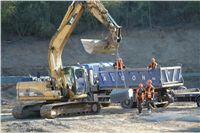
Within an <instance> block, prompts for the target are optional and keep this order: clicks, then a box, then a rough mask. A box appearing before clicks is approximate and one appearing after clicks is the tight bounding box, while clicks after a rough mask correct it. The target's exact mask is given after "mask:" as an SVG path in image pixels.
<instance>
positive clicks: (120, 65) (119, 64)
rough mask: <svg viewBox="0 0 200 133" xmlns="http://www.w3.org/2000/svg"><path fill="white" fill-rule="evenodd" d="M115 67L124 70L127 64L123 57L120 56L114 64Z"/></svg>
mask: <svg viewBox="0 0 200 133" xmlns="http://www.w3.org/2000/svg"><path fill="white" fill-rule="evenodd" d="M113 67H114V68H115V69H117V70H123V69H124V68H125V64H124V61H123V59H122V58H118V59H117V60H116V61H115V63H114V64H113Z"/></svg>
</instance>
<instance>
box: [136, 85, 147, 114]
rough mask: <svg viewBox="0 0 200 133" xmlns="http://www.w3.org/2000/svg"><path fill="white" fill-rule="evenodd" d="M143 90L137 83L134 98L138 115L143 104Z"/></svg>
mask: <svg viewBox="0 0 200 133" xmlns="http://www.w3.org/2000/svg"><path fill="white" fill-rule="evenodd" d="M144 92H145V91H144V88H143V84H142V83H139V85H138V89H137V90H136V91H135V96H136V100H137V108H138V112H139V114H141V113H142V106H143V102H144Z"/></svg>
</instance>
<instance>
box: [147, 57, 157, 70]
mask: <svg viewBox="0 0 200 133" xmlns="http://www.w3.org/2000/svg"><path fill="white" fill-rule="evenodd" d="M157 66H158V63H157V62H156V59H155V58H151V63H150V64H149V65H148V68H149V69H156V68H157Z"/></svg>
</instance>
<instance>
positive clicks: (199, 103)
mask: <svg viewBox="0 0 200 133" xmlns="http://www.w3.org/2000/svg"><path fill="white" fill-rule="evenodd" d="M196 102H197V107H200V96H199V97H198V98H197V100H196Z"/></svg>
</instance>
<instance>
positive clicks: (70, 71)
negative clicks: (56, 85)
mask: <svg viewBox="0 0 200 133" xmlns="http://www.w3.org/2000/svg"><path fill="white" fill-rule="evenodd" d="M64 72H65V78H66V80H67V84H68V85H70V86H73V85H74V82H75V81H74V74H73V69H72V68H70V67H67V68H65V69H64Z"/></svg>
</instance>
